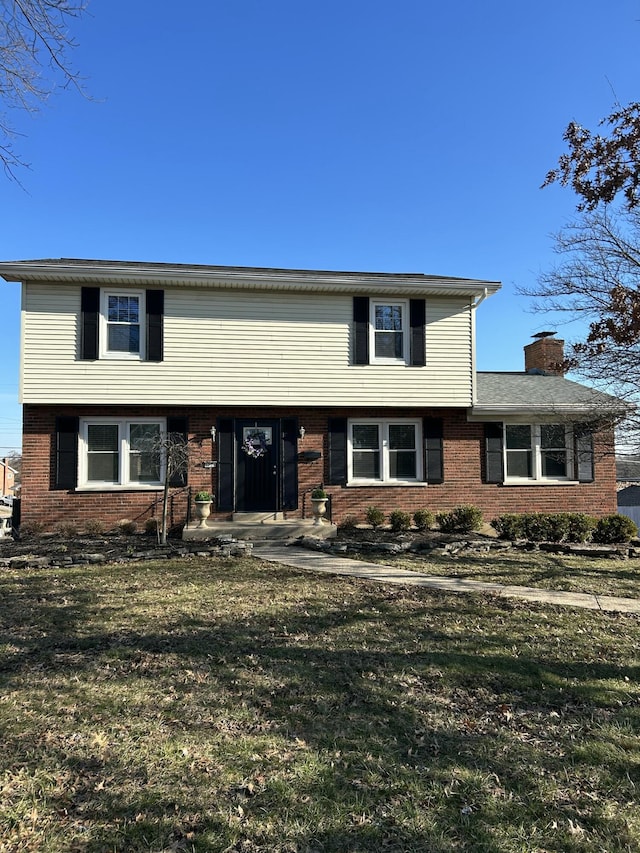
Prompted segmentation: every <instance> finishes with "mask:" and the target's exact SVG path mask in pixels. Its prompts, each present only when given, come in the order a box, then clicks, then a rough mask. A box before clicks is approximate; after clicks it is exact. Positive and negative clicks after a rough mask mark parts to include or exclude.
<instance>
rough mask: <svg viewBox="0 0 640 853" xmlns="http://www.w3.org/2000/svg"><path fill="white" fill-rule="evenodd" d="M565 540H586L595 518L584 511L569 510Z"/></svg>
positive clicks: (594, 524) (589, 536)
mask: <svg viewBox="0 0 640 853" xmlns="http://www.w3.org/2000/svg"><path fill="white" fill-rule="evenodd" d="M567 518H568V519H569V530H568V532H567V542H588V541H589V539H591V534H592V533H593V530H594V528H595V526H596V520H595V518H593V517H592V516H590V515H586V513H584V512H569V513H567Z"/></svg>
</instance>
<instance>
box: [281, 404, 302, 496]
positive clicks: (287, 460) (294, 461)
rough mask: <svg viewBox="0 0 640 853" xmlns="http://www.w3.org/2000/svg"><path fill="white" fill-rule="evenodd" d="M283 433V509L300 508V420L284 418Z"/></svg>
mask: <svg viewBox="0 0 640 853" xmlns="http://www.w3.org/2000/svg"><path fill="white" fill-rule="evenodd" d="M280 429H281V433H282V509H297V508H298V420H297V418H283V419H282V421H281V422H280Z"/></svg>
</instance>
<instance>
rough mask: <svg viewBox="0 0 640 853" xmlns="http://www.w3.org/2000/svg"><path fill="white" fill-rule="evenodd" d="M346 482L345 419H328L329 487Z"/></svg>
mask: <svg viewBox="0 0 640 853" xmlns="http://www.w3.org/2000/svg"><path fill="white" fill-rule="evenodd" d="M346 482H347V419H346V418H329V485H332V486H343V485H344V484H345V483H346Z"/></svg>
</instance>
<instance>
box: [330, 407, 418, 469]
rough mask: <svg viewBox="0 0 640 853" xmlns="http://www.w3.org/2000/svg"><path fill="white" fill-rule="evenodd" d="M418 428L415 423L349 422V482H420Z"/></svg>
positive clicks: (395, 420)
mask: <svg viewBox="0 0 640 853" xmlns="http://www.w3.org/2000/svg"><path fill="white" fill-rule="evenodd" d="M421 441H422V438H421V424H420V421H418V420H405V419H394V420H372V419H363V420H358V421H350V422H349V435H348V457H347V459H348V479H349V481H350V482H372V483H375V482H382V483H387V482H391V483H393V482H398V483H402V482H407V481H415V480H421V479H422V453H421V452H420V448H421Z"/></svg>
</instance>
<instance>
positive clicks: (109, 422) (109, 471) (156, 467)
mask: <svg viewBox="0 0 640 853" xmlns="http://www.w3.org/2000/svg"><path fill="white" fill-rule="evenodd" d="M165 429H166V428H165V423H164V421H163V420H152V419H147V418H139V419H136V420H116V419H114V418H96V419H86V420H83V421H82V422H81V424H80V436H79V437H80V442H79V480H78V484H79V485H80V486H84V487H85V488H92V487H93V488H108V487H109V486H125V487H128V488H140V487H145V486H160V485H161V484H162V480H163V476H164V461H163V458H162V448H163V437H164V435H165Z"/></svg>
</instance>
